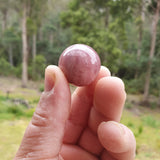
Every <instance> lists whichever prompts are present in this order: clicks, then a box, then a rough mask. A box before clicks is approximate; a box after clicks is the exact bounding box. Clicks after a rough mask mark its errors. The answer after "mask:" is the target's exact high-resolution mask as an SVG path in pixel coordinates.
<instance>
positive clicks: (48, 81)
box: [45, 66, 56, 92]
mask: <svg viewBox="0 0 160 160" xmlns="http://www.w3.org/2000/svg"><path fill="white" fill-rule="evenodd" d="M55 79H56V75H55V73H54V71H53V69H52V67H51V66H48V67H47V68H46V70H45V91H46V92H49V91H50V90H52V88H53V87H54V84H55Z"/></svg>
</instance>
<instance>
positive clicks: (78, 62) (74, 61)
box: [58, 44, 101, 86]
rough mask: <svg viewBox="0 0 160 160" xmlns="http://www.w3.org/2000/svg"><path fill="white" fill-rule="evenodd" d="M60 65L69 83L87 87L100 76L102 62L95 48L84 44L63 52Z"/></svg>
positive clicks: (70, 47)
mask: <svg viewBox="0 0 160 160" xmlns="http://www.w3.org/2000/svg"><path fill="white" fill-rule="evenodd" d="M58 65H59V67H60V68H61V70H62V71H63V73H64V75H65V76H66V78H67V80H68V82H69V83H72V84H74V85H76V86H87V85H89V84H91V83H92V82H93V81H94V80H95V78H96V76H97V75H98V72H99V70H100V66H101V62H100V58H99V56H98V54H97V53H96V51H95V50H94V49H93V48H91V47H89V46H87V45H84V44H74V45H72V46H69V47H68V48H66V49H65V50H64V51H63V53H62V54H61V56H60V58H59V64H58Z"/></svg>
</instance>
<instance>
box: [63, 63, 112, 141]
mask: <svg viewBox="0 0 160 160" xmlns="http://www.w3.org/2000/svg"><path fill="white" fill-rule="evenodd" d="M107 76H110V71H109V70H108V69H107V68H106V67H103V66H101V69H100V72H99V74H98V76H97V78H96V80H95V81H94V82H93V83H92V84H91V85H89V86H86V87H77V89H76V90H75V92H74V93H73V95H72V104H71V113H70V116H69V119H68V121H67V123H66V129H65V136H64V142H65V143H72V144H74V143H76V142H77V140H78V139H79V136H80V135H81V132H82V131H83V129H84V128H85V127H86V125H87V123H88V117H89V112H90V109H91V107H92V106H93V95H94V89H95V85H96V83H97V81H98V80H99V79H101V78H102V77H107Z"/></svg>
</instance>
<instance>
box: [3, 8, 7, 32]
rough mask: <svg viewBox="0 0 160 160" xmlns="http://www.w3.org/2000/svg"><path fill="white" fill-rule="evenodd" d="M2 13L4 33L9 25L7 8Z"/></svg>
mask: <svg viewBox="0 0 160 160" xmlns="http://www.w3.org/2000/svg"><path fill="white" fill-rule="evenodd" d="M2 13H3V15H2V16H3V17H2V33H4V31H5V29H6V25H7V9H5V10H3V11H2Z"/></svg>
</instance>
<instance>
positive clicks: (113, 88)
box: [88, 77, 126, 132]
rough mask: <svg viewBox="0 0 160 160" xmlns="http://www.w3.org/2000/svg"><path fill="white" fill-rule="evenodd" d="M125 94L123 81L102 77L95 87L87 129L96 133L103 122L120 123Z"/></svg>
mask: <svg viewBox="0 0 160 160" xmlns="http://www.w3.org/2000/svg"><path fill="white" fill-rule="evenodd" d="M125 100H126V92H125V89H124V84H123V81H122V80H121V79H119V78H117V77H104V78H102V79H100V80H99V81H98V83H97V85H96V87H95V93H94V107H93V108H92V110H91V113H90V118H89V124H88V125H89V127H90V128H91V129H92V131H94V132H97V128H98V125H99V124H100V123H101V122H103V121H109V120H112V121H117V122H119V121H120V118H121V114H122V111H123V106H124V103H125Z"/></svg>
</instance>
